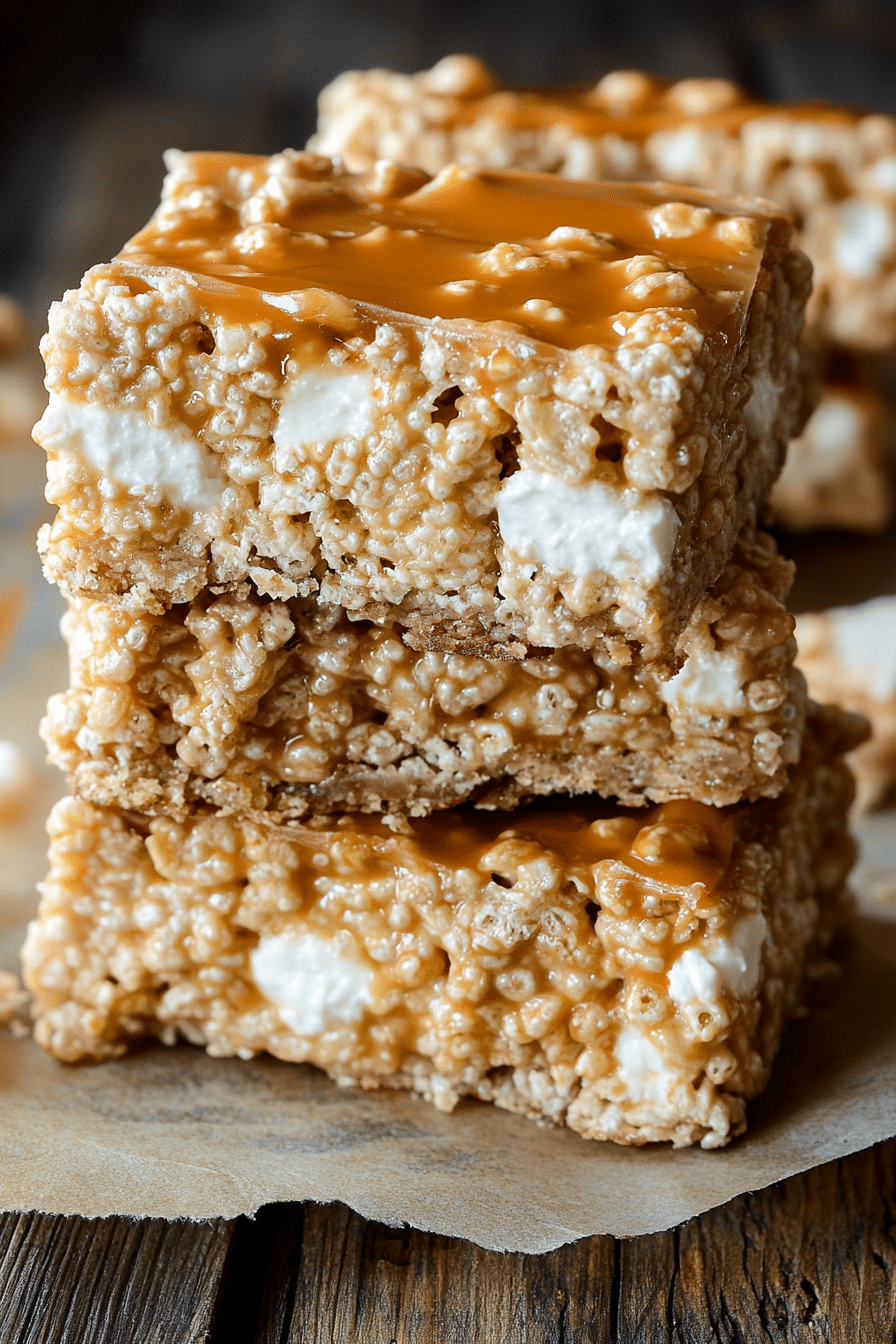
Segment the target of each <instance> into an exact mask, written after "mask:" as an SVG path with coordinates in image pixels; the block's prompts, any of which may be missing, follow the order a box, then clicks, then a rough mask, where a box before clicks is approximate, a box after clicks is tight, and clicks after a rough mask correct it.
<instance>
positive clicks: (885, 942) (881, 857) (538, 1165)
mask: <svg viewBox="0 0 896 1344" xmlns="http://www.w3.org/2000/svg"><path fill="white" fill-rule="evenodd" d="M0 506H2V499H0ZM0 513H2V507H0ZM0 521H2V519H0ZM20 522H21V528H19V527H18V525H17V526H16V528H14V529H13V533H15V534H16V535H15V536H14V535H12V534H11V533H10V531H9V530H7V532H6V534H5V536H4V537H3V538H2V539H0V569H3V570H5V575H9V573H10V566H11V567H12V570H13V572H14V574H15V577H16V578H17V579H18V580H19V581H26V580H27V582H28V584H29V585H30V591H31V606H30V608H29V611H28V612H27V613H26V617H25V619H24V622H23V625H22V628H21V629H20V631H19V634H18V638H17V641H16V644H15V645H14V647H13V650H12V654H11V656H10V659H9V661H8V664H7V667H6V668H5V669H4V670H3V671H2V672H0V737H10V738H13V739H14V740H16V741H18V742H19V743H20V744H21V745H22V746H23V747H25V749H26V750H27V751H28V752H29V754H30V756H31V759H32V761H33V764H34V770H35V788H34V790H33V794H32V797H31V799H30V802H29V805H28V807H27V809H26V811H25V814H24V815H23V817H22V818H21V819H20V820H19V821H18V822H16V823H15V824H13V825H6V826H0V969H13V968H14V967H15V965H16V952H17V949H18V946H19V945H20V943H21V940H22V936H23V933H24V925H25V922H26V921H27V919H28V917H29V915H30V913H31V912H32V910H33V908H34V904H35V900H36V898H35V894H34V883H35V882H36V881H37V880H38V879H39V878H40V876H41V875H42V873H43V869H44V857H43V856H44V847H45V837H44V833H43V819H44V817H45V816H46V813H47V811H48V809H49V806H50V804H51V802H52V800H53V798H54V796H58V794H59V793H61V792H62V786H61V784H60V782H59V780H58V778H57V777H56V776H55V774H54V772H51V771H48V770H47V769H46V767H42V766H41V764H40V760H41V755H42V751H41V748H40V744H39V742H38V741H37V737H36V726H37V722H38V719H39V717H40V713H41V710H42V707H43V705H44V704H45V702H46V698H47V695H48V694H49V693H50V692H51V691H53V690H56V689H59V688H60V687H62V686H63V685H64V684H65V680H66V668H65V660H64V656H63V654H62V651H61V648H60V647H59V644H58V642H55V643H54V642H52V641H53V635H54V627H55V623H56V620H57V619H58V614H59V603H58V599H57V598H56V596H55V595H54V594H53V593H52V590H50V589H49V588H47V587H46V585H44V584H43V583H42V582H41V581H40V580H39V579H38V578H37V571H36V564H35V562H34V561H33V559H31V556H32V554H33V553H32V552H31V550H30V545H31V541H30V539H31V537H32V536H33V530H32V526H31V520H29V519H27V518H26V519H20ZM19 532H20V533H21V541H22V542H23V544H24V545H25V551H24V552H23V551H22V550H21V549H20V546H19V540H20V538H19V535H18V534H19ZM7 541H9V542H10V546H7V545H6V542H7ZM13 542H15V545H14V546H13V545H12V543H13ZM10 547H11V549H10ZM5 575H4V574H0V579H2V578H3V577H5ZM862 843H863V862H862V864H861V866H860V868H859V871H858V874H857V885H858V887H859V890H860V893H861V896H862V900H863V906H864V913H863V915H862V918H861V920H860V922H859V925H858V929H857V934H856V938H855V941H854V943H853V946H852V948H851V950H850V951H849V954H848V956H847V959H846V963H845V972H844V974H843V976H842V977H841V978H840V979H839V980H837V981H831V982H826V983H825V984H823V985H822V986H820V987H819V989H818V992H817V993H816V995H815V1001H814V1003H813V1006H812V1008H811V1011H810V1012H809V1014H808V1016H807V1017H805V1018H804V1019H803V1020H802V1021H799V1022H797V1023H795V1024H794V1025H793V1027H792V1028H791V1029H790V1031H789V1032H788V1035H787V1037H786V1039H785V1044H784V1046H783V1049H782V1051H781V1054H780V1056H779V1058H778V1061H777V1064H776V1068H775V1073H774V1076H773V1080H772V1083H771V1086H770V1087H769V1089H768V1091H767V1092H766V1093H765V1095H764V1096H763V1097H761V1098H760V1099H759V1100H758V1101H757V1102H756V1103H755V1104H754V1105H753V1106H752V1107H751V1108H750V1113H749V1117H750V1127H749V1131H748V1133H747V1135H746V1136H745V1137H744V1138H742V1139H739V1140H736V1141H735V1142H734V1143H733V1144H732V1145H731V1146H730V1147H728V1148H725V1149H721V1150H719V1151H715V1152H702V1151H701V1150H699V1149H697V1150H694V1149H686V1150H682V1151H678V1152H674V1151H672V1150H671V1149H669V1148H668V1147H652V1148H643V1149H632V1148H620V1147H617V1146H616V1145H613V1144H601V1143H593V1142H588V1141H586V1140H584V1139H581V1138H579V1137H577V1136H576V1135H574V1134H571V1133H570V1132H568V1131H566V1130H557V1129H540V1128H538V1127H537V1126H536V1125H534V1124H533V1123H532V1122H531V1121H528V1120H524V1119H521V1118H519V1117H516V1116H512V1115H508V1114H507V1113H505V1112H502V1111H498V1110H495V1109H493V1108H492V1107H489V1106H485V1105H480V1104H478V1103H476V1102H462V1103H461V1104H460V1106H459V1107H458V1108H457V1110H456V1111H455V1112H454V1114H453V1115H441V1114H440V1113H439V1112H437V1111H435V1110H433V1109H432V1108H431V1107H429V1106H427V1105H426V1104H425V1103H424V1102H421V1101H418V1100H416V1099H415V1098H413V1097H409V1096H407V1095H405V1094H401V1093H387V1092H379V1093H363V1092H356V1091H340V1090H339V1089H338V1088H337V1087H336V1086H335V1085H334V1084H332V1083H331V1082H329V1081H328V1080H327V1079H326V1078H325V1077H324V1076H323V1075H322V1074H320V1073H318V1072H317V1071H316V1070H314V1069H312V1068H310V1067H307V1066H296V1065H290V1064H283V1063H280V1062H278V1061H276V1060H273V1059H258V1060H254V1061H251V1062H249V1063H244V1062H240V1061H238V1060H215V1059H210V1058H209V1057H208V1056H207V1055H205V1054H204V1053H203V1052H202V1051H200V1050H198V1049H193V1048H190V1047H187V1046H184V1047H179V1048H177V1049H173V1050H171V1049H165V1048H163V1047H152V1048H146V1049H144V1050H142V1051H139V1052H137V1053H135V1054H133V1055H131V1056H130V1057H128V1058H127V1059H124V1060H122V1061H118V1062H116V1063H113V1064H105V1065H100V1066H94V1067H81V1068H72V1067H67V1066H65V1065H62V1064H58V1063H56V1062H55V1061H54V1060H52V1059H50V1058H49V1057H48V1056H47V1055H45V1054H44V1053H43V1052H42V1051H41V1050H40V1049H39V1048H38V1047H37V1046H36V1045H35V1044H34V1042H33V1041H32V1040H31V1039H30V1038H27V1039H16V1038H13V1037H12V1036H9V1035H4V1034H2V1033H0V1208H2V1209H4V1210H40V1211H43V1212H47V1213H77V1214H85V1215H88V1216H100V1215H104V1214H131V1215H134V1216H141V1215H143V1216H155V1217H165V1218H191V1219H201V1218H211V1217H216V1216H221V1217H228V1218H229V1217H233V1216H235V1215H237V1214H241V1213H248V1214H251V1213H253V1212H254V1211H255V1210H256V1209H258V1208H259V1206H260V1205H262V1204H267V1203H270V1202H272V1201H276V1200H302V1199H312V1200H319V1201H330V1200H342V1201H344V1202H345V1203H346V1204H348V1205H350V1206H351V1207H352V1208H354V1209H356V1210H358V1212H360V1213H362V1214H364V1215H366V1216H367V1217H369V1218H376V1219H380V1220H381V1221H383V1222H387V1223H393V1224H397V1223H401V1222H407V1223H411V1224H413V1225H414V1226H415V1227H420V1228H424V1229H427V1230H430V1231H434V1232H441V1233H446V1234H449V1235H452V1236H461V1237H467V1238H469V1239H470V1240H472V1241H475V1242H478V1243H479V1244H480V1245H482V1246H487V1247H491V1248H496V1249H505V1250H513V1251H529V1252H535V1251H547V1250H551V1249H553V1248H554V1247H556V1246H559V1245H561V1244H562V1243H563V1242H566V1241H571V1240H574V1239H575V1238H577V1237H582V1236H586V1235H589V1234H592V1233H600V1232H604V1233H613V1234H615V1235H617V1236H632V1235H636V1234H639V1233H646V1232H654V1231H659V1230H661V1229H663V1228H667V1227H670V1226H672V1225H674V1224H676V1223H679V1222H682V1221H683V1220H684V1219H687V1218H689V1217H691V1216H693V1215H694V1214H697V1213H701V1212H702V1211H703V1210H705V1209H708V1208H711V1207H713V1206H714V1205H717V1204H722V1203H724V1202H725V1201H726V1200H728V1199H731V1198H732V1197H733V1196H735V1195H738V1194H741V1193H743V1192H744V1191H746V1190H755V1189H757V1188H760V1187H762V1186H765V1185H768V1184H770V1183H772V1182H774V1181H777V1180H780V1179H782V1178H783V1177H786V1176H789V1175H792V1174H793V1173H794V1172H797V1171H802V1170H805V1169H806V1168H808V1167H811V1166H814V1165H817V1164H819V1163H822V1162H826V1161H828V1160H830V1159H831V1158H835V1157H842V1156H844V1155H845V1154H847V1153H851V1152H855V1151H857V1150H859V1149H861V1148H865V1147H867V1146H868V1145H870V1144H872V1143H875V1142H877V1141H879V1140H881V1139H885V1138H889V1137H891V1136H892V1135H893V1134H894V1133H896V992H894V987H896V901H893V899H892V898H893V897H894V896H896V815H894V814H881V815H878V816H877V817H874V818H872V819H871V820H870V821H869V822H867V823H865V824H864V825H863V827H862Z"/></svg>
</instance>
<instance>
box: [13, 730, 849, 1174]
mask: <svg viewBox="0 0 896 1344" xmlns="http://www.w3.org/2000/svg"><path fill="white" fill-rule="evenodd" d="M858 731H859V732H861V729H859V730H858ZM856 736H857V730H856V727H855V724H854V723H853V722H851V721H849V720H848V719H847V718H846V716H841V715H839V714H838V713H837V712H836V711H831V710H826V711H818V712H817V713H816V715H815V717H814V719H813V723H812V731H811V732H810V733H809V734H808V735H807V744H806V748H805V752H804V755H803V758H802V760H801V762H800V764H799V765H798V766H797V767H796V768H795V769H794V771H793V773H792V776H791V781H790V784H789V787H788V789H787V791H786V793H785V794H784V795H783V796H782V798H781V799H779V800H777V801H776V802H773V803H769V802H761V803H753V804H741V805H739V806H737V807H735V808H733V809H728V810H724V811H720V810H717V809H714V808H709V807H705V806H701V805H700V804H698V803H693V802H677V803H668V804H665V805H663V806H660V807H659V808H657V809H655V810H654V811H651V812H648V813H646V814H645V813H643V812H642V813H640V814H636V815H633V814H631V813H626V812H625V811H623V810H620V809H619V808H614V807H613V806H612V805H610V804H602V803H599V802H595V801H593V800H588V799H577V800H566V801H564V802H561V803H559V804H558V805H555V806H554V807H553V808H550V807H549V808H546V807H545V806H544V805H541V808H540V809H535V810H533V809H529V810H521V811H519V812H518V813H515V814H513V815H511V816H510V817H508V816H506V815H503V816H501V815H496V814H483V813H481V812H479V813H477V812H470V811H465V810H459V811H448V812H441V813H439V814H437V815H436V816H434V817H431V818H428V819H426V820H424V821H416V822H413V823H410V824H406V826H405V827H404V828H403V829H398V830H396V831H395V832H392V831H390V830H389V829H388V828H387V827H386V826H385V825H384V824H383V822H382V820H380V819H375V818H364V817H357V816H355V817H344V818H343V819H342V820H341V821H340V822H339V823H338V824H336V825H335V826H333V825H332V824H330V825H329V828H327V827H326V825H321V826H320V827H317V828H314V827H308V826H301V825H297V824H292V825H284V826H279V827H270V826H265V825H259V824H255V823H252V822H248V821H245V820H236V819H228V818H224V817H221V816H206V817H196V818H193V819H191V820H189V821H187V822H182V823H178V822H175V821H173V820H171V819H167V818H157V819H155V820H149V819H147V818H141V817H139V816H136V815H134V814H128V813H123V812H119V811H116V810H114V809H104V808H100V807H96V806H94V805H92V804H90V803H87V802H83V801H77V800H74V799H71V798H69V799H66V800H64V801H63V802H61V803H60V804H58V805H57V807H56V809H55V811H54V813H53V815H52V817H51V820H50V823H49V830H50V836H51V851H50V854H51V871H50V876H49V877H48V879H47V881H46V883H44V885H43V889H42V890H43V899H42V902H41V907H40V912H39V915H38V917H37V920H36V921H35V922H34V923H33V924H32V925H31V926H30V929H29V933H28V940H27V943H26V946H25V949H24V968H25V978H26V982H27V985H28V988H29V989H30V990H31V992H32V994H33V995H34V996H35V1013H36V1020H37V1025H36V1034H37V1039H38V1040H39V1041H40V1043H41V1044H42V1045H43V1046H44V1047H45V1048H46V1049H47V1050H49V1051H50V1052H51V1053H53V1054H54V1055H56V1056H57V1057H58V1058H59V1059H63V1060H68V1061H76V1060H100V1059H106V1058H110V1057H114V1056H116V1055H119V1054H121V1053H122V1052H123V1051H124V1050H125V1049H127V1047H128V1046H129V1045H130V1044H131V1043H132V1042H135V1041H137V1040H139V1039H140V1038H141V1037H145V1036H147V1035H150V1036H152V1035H155V1036H158V1037H160V1038H161V1040H163V1041H165V1042H166V1043H173V1042H174V1041H175V1039H176V1038H177V1037H178V1036H184V1037H186V1038H187V1039H188V1040H190V1041H193V1042H195V1043H197V1044H202V1045H205V1047H206V1048H207V1050H208V1051H209V1052H210V1053H211V1054H213V1055H220V1056H226V1055H239V1056H240V1057H241V1058H244V1059H248V1058H251V1057H252V1056H253V1055H254V1054H256V1053H257V1052H259V1051H269V1052H270V1053H272V1054H274V1055H276V1056H278V1057H279V1058H281V1059H285V1060H295V1061H310V1062H312V1063H314V1064H316V1065H318V1066H319V1067H321V1068H323V1069H325V1070H326V1071H327V1072H328V1073H329V1074H330V1075H331V1076H332V1077H334V1078H335V1079H336V1080H337V1081H338V1082H339V1083H341V1084H360V1085H361V1086H362V1087H366V1088H375V1087H402V1088H409V1089H412V1090H414V1091H416V1092H418V1093H420V1094H421V1095H422V1096H424V1097H425V1098H427V1099H428V1100H430V1101H432V1102H434V1103H435V1104H436V1105H437V1106H439V1107H440V1108H442V1109H444V1110H451V1109H452V1108H453V1107H454V1105H455V1104H456V1103H457V1101H458V1099H459V1098H460V1097H463V1096H473V1097H479V1098H481V1099H483V1100H487V1101H493V1102H495V1103H496V1104H497V1105H498V1106H502V1107H505V1108H507V1109H508V1110H513V1111H519V1112H522V1113H524V1114H526V1115H529V1116H532V1117H535V1118H537V1119H540V1120H548V1121H554V1122H558V1123H564V1122H565V1123H566V1124H567V1125H569V1126H570V1127H571V1128H572V1129H574V1130H577V1131H578V1132H579V1133H581V1134H583V1135H584V1136H586V1137H588V1138H595V1139H614V1140H617V1141H618V1142H622V1143H636V1144H639V1143H645V1142H649V1141H653V1140H670V1141H671V1142H672V1143H674V1144H676V1145H685V1144H691V1143H698V1142H699V1143H700V1144H702V1146H703V1147H704V1148H713V1147H718V1146H720V1145H722V1144H725V1143H727V1142H728V1140H729V1139H730V1138H731V1137H732V1136H733V1135H735V1134H738V1133H740V1132H741V1131H742V1130H743V1128H744V1126H745V1118H744V1107H745V1103H746V1102H747V1101H748V1100H749V1099H750V1098H751V1097H753V1096H755V1094H756V1093H757V1092H758V1091H759V1090H760V1089H761V1088H762V1086H763V1085H764V1083H765V1081H766V1079H767V1077H768V1073H769V1068H770V1065H771V1061H772V1058H773V1056H774V1054H775V1051H776V1049H777V1046H778V1042H779V1039H780V1036H781V1031H782V1028H783V1026H784V1024H785V1022H786V1021H787V1019H788V1018H789V1017H790V1016H791V1014H792V1013H793V1012H794V1010H795V1009H796V1008H797V1007H798V1005H799V1003H800V999H801V992H802V985H803V982H804V979H805V976H806V974H807V972H808V973H811V971H812V969H813V967H814V966H815V965H816V964H817V961H818V958H819V955H820V953H821V952H822V951H823V949H824V947H825V946H826V945H827V944H828V942H829V941H830V938H831V936H832V934H833V932H834V931H835V929H836V928H837V926H838V924H839V923H840V921H841V919H842V918H843V916H844V914H845V913H846V911H847V910H848V899H847V896H846V892H845V888H844V880H845V877H846V874H847V872H848V869H849V867H850V864H851V862H852V859H853V852H854V846H853V842H852V840H851V839H850V838H849V835H848V832H847V829H846V824H845V814H846V810H847V807H848V805H849V801H850V798H851V794H852V783H851V778H850V775H849V771H848V770H847V769H846V767H845V766H844V765H843V764H842V763H841V761H840V760H839V753H840V752H842V751H843V750H844V749H845V748H847V747H849V746H850V745H852V744H853V743H854V742H855V740H856Z"/></svg>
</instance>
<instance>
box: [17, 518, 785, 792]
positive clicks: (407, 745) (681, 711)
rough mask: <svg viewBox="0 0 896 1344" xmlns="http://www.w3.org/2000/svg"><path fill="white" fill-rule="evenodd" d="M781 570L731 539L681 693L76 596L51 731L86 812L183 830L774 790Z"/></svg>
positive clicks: (284, 618)
mask: <svg viewBox="0 0 896 1344" xmlns="http://www.w3.org/2000/svg"><path fill="white" fill-rule="evenodd" d="M791 573H792V566H791V564H790V563H789V562H788V561H785V560H784V559H783V558H782V557H781V556H780V555H778V553H777V552H776V551H775V549H774V545H773V543H772V541H771V539H770V538H769V537H767V536H763V535H761V534H760V535H759V536H758V537H751V536H746V537H743V538H742V539H741V542H740V544H739V546H738V549H737V551H736V552H735V560H734V561H733V562H732V563H731V564H730V565H729V567H728V569H727V570H726V571H725V574H724V575H723V577H722V578H721V579H720V580H719V582H718V583H717V584H716V585H715V586H714V587H713V588H712V589H711V590H710V593H709V595H708V596H707V597H706V598H704V599H703V601H702V602H700V603H699V604H698V606H697V609H696V611H695V613H694V615H693V617H692V618H691V621H690V623H689V625H688V627H687V629H686V630H685V632H684V634H683V636H682V639H681V649H680V652H681V654H682V655H683V656H684V657H685V661H684V664H683V667H682V669H681V671H680V672H679V673H678V675H677V676H676V677H675V679H674V680H673V681H672V682H671V683H664V682H661V681H659V680H657V677H656V676H655V674H654V673H653V671H652V670H651V669H650V667H649V666H646V667H645V666H644V665H643V664H639V665H635V664H633V663H632V662H631V661H629V662H625V661H623V662H617V661H614V660H613V659H612V658H610V657H608V656H606V655H604V654H602V653H601V652H599V651H597V650H591V651H583V650H580V649H576V648H565V649H560V650H557V651H555V652H554V653H553V654H552V655H551V656H549V657H541V658H531V659H529V660H527V661H526V662H523V663H515V662H509V661H506V660H505V661H496V660H491V661H489V660H487V659H484V658H471V657H467V656H464V655H461V654H445V653H437V652H428V653H415V652H413V651H412V650H410V649H409V648H408V647H407V646H406V644H404V643H403V642H402V640H401V631H400V629H399V628H397V627H387V628H381V627H377V626H369V625H367V624H366V623H357V622H356V623H352V622H350V621H348V620H346V619H345V616H344V615H343V614H342V613H340V612H339V610H338V609H335V608H331V607H320V606H315V605H314V604H313V603H311V602H309V601H307V600H305V601H303V600H300V599H296V600H294V601H293V602H291V603H286V602H279V601H275V600H272V599H260V598H258V597H257V595H255V594H251V593H247V594H244V595H238V594H236V593H229V594H226V595H224V596H220V597H215V596H213V595H210V594H206V595H205V596H204V597H203V598H201V599H198V600H196V601H194V602H192V603H191V604H189V606H186V607H174V608H171V609H170V610H169V611H168V612H167V613H166V614H165V615H152V614H149V613H146V612H145V611H143V610H141V609H140V607H139V605H137V606H136V609H135V608H134V606H131V605H130V604H129V603H128V602H127V601H125V600H121V599H118V600H115V601H100V600H98V599H88V598H81V599H78V600H77V601H75V602H74V603H73V604H72V606H71V609H70V611H69V613H68V615H67V616H66V618H65V620H64V622H63V629H64V631H65V634H66V637H67V639H68V642H69V648H70V655H71V688H70V689H69V690H67V691H64V692H62V693H60V694H59V695H56V696H54V697H53V698H52V699H51V701H50V704H49V707H48V712H47V717H46V719H45V720H44V724H43V729H42V731H43V736H44V740H45V742H46V743H47V746H48V748H49V752H50V760H51V761H52V762H53V763H54V764H56V765H58V766H60V767H61V768H62V769H64V770H65V771H66V772H67V773H68V776H69V780H70V783H71V786H72V789H73V791H74V792H76V793H77V794H78V795H79V796H80V797H82V798H85V799H87V800H89V801H92V802H96V803H100V804H104V805H108V804H112V805H116V806H119V807H124V808H136V809H137V810H139V811H143V812H147V813H151V814H153V815H159V814H169V815H172V816H175V817H179V818H180V817H184V816H186V815H187V814H189V813H190V812H191V811H195V810H196V808H197V807H200V808H201V807H202V806H203V805H206V804H211V805H212V806H215V807H218V808H221V809H223V810H224V811H227V812H241V813H246V814H249V813H251V814H258V813H260V812H265V811H267V812H269V813H271V814H273V817H274V818H279V819H282V818H284V817H301V816H303V815H306V814H308V813H327V812H332V811H342V810H347V809H358V810H362V811H374V812H377V811H380V810H386V811H393V812H410V813H411V814H412V815H415V816H421V815H425V814H426V813H428V812H430V811H432V810H433V809H438V808H444V807H450V806H453V805H455V804H457V803H460V802H463V801H465V800H467V799H474V800H477V801H478V802H479V803H480V804H481V805H485V806H491V807H494V806H497V807H502V808H510V807H514V806H516V805H518V804H519V803H520V801H522V800H524V799H526V798H527V797H531V796H533V795H537V794H549V793H557V792H568V793H576V794H578V793H589V792H597V793H600V794H602V795H604V796H605V797H616V798H618V799H620V800H621V801H622V802H624V803H627V804H634V805H638V804H643V803H645V802H647V801H648V800H653V801H655V802H662V801H665V800H666V799H669V798H682V797H686V798H696V799H698V800H700V801H702V802H706V803H713V804H718V805H724V804H727V803H733V802H737V801H739V800H740V799H741V798H744V797H747V798H755V797H758V796H760V795H774V794H776V793H778V792H780V790H781V789H782V788H783V787H784V785H785V782H786V778H787V766H788V765H790V764H792V763H793V762H794V761H795V760H796V759H797V758H798V756H799V751H800V741H801V735H802V726H803V718H804V715H805V704H806V696H805V688H804V685H803V682H802V679H801V677H800V674H799V673H797V672H794V670H793V666H792V664H793V657H794V654H795V649H796V645H795V642H794V640H793V637H792V629H793V618H792V617H791V616H790V615H788V614H787V612H786V611H785V610H784V607H783V605H782V603H783V599H784V598H785V597H786V593H787V590H788V588H789V586H790V577H791ZM623 651H624V652H625V646H623Z"/></svg>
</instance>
